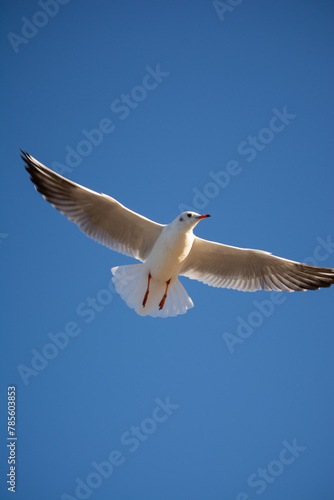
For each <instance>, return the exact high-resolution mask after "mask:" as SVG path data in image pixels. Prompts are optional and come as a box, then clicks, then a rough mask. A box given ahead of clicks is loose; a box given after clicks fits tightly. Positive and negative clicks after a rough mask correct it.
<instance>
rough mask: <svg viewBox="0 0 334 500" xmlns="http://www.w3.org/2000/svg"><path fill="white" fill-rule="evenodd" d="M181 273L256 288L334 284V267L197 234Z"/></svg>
mask: <svg viewBox="0 0 334 500" xmlns="http://www.w3.org/2000/svg"><path fill="white" fill-rule="evenodd" d="M180 274H181V275H183V276H187V277H188V278H191V279H196V280H199V281H202V282H203V283H206V284H207V285H210V286H215V287H222V288H234V289H237V290H242V291H245V292H246V291H247V292H255V291H256V290H284V291H287V292H293V291H295V290H316V289H318V288H320V287H329V286H331V285H332V284H333V283H334V269H329V268H325V267H316V266H308V265H306V264H301V263H299V262H294V261H292V260H287V259H282V258H281V257H276V256H275V255H272V254H270V253H268V252H263V251H261V250H251V249H244V248H237V247H232V246H228V245H221V244H220V243H214V242H213V241H207V240H203V239H201V238H197V237H195V240H194V243H193V246H192V249H191V251H190V253H189V255H188V257H187V258H186V260H185V262H184V264H183V267H182V269H181V271H180Z"/></svg>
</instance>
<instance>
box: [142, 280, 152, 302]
mask: <svg viewBox="0 0 334 500" xmlns="http://www.w3.org/2000/svg"><path fill="white" fill-rule="evenodd" d="M151 277H152V276H151V273H148V279H147V289H146V293H145V296H144V300H143V307H145V306H146V302H147V299H148V294H149V291H150V281H151Z"/></svg>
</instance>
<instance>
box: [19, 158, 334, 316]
mask: <svg viewBox="0 0 334 500" xmlns="http://www.w3.org/2000/svg"><path fill="white" fill-rule="evenodd" d="M23 155H24V156H22V158H23V160H24V161H25V163H26V169H27V171H28V172H29V173H30V176H31V180H32V182H33V183H34V184H35V186H36V189H37V190H38V191H39V192H40V193H41V194H42V195H43V197H44V198H45V199H46V200H47V201H49V202H50V203H51V204H52V205H53V206H54V207H55V208H57V209H58V210H60V212H62V213H63V214H64V215H66V216H67V217H68V219H69V220H70V221H72V222H75V223H76V224H77V225H78V226H79V228H80V229H81V230H82V231H83V232H84V233H86V234H87V235H88V236H90V237H91V238H94V239H95V240H97V241H99V242H100V243H102V244H104V245H106V246H108V247H109V248H111V249H113V250H116V251H119V252H121V253H124V254H126V255H129V256H131V257H134V258H136V259H138V260H139V261H141V263H140V264H132V265H126V266H119V267H113V268H112V270H111V271H112V273H113V275H114V277H113V281H114V284H115V288H116V291H117V292H118V293H119V294H120V295H121V297H122V298H123V299H124V300H125V302H126V303H127V305H128V306H129V307H131V308H133V309H135V311H136V312H137V313H138V314H140V315H141V316H145V315H150V316H153V317H156V316H160V317H167V316H176V315H178V314H183V313H185V312H186V311H187V310H188V309H190V308H191V307H193V302H192V300H191V298H190V297H189V296H188V294H187V292H186V291H185V289H184V287H183V286H182V284H181V283H180V281H179V279H178V276H179V275H183V276H186V277H188V278H191V279H196V280H199V281H202V282H203V283H206V284H208V285H211V286H214V287H225V288H233V289H238V290H242V291H256V290H267V291H269V290H278V291H283V290H284V291H288V292H291V291H295V290H297V291H301V290H316V289H318V288H319V287H329V286H331V285H332V284H333V283H334V269H328V268H325V267H317V266H309V265H306V264H302V263H299V262H295V261H291V260H287V259H283V258H281V257H276V256H274V255H272V254H270V253H268V252H264V251H262V250H253V249H244V248H237V247H232V246H228V245H222V244H220V243H215V242H212V241H207V240H203V239H201V238H198V237H197V236H195V235H194V233H193V229H194V227H195V226H196V224H197V223H198V222H199V221H200V220H201V219H203V218H206V217H209V215H207V214H205V215H199V214H197V213H195V212H190V211H188V212H184V213H182V214H180V215H179V216H178V217H176V219H174V220H173V221H172V222H171V223H170V224H167V225H162V224H158V223H156V222H153V221H151V220H149V219H147V218H145V217H143V216H141V215H139V214H136V213H135V212H132V211H131V210H129V209H127V208H126V207H124V206H123V205H121V204H120V203H118V202H117V201H116V200H115V199H114V198H111V197H109V196H107V195H104V194H99V193H96V192H94V191H91V190H90V189H87V188H85V187H83V186H80V185H79V184H76V183H74V182H72V181H69V180H68V179H65V178H64V177H62V176H61V175H59V174H56V173H55V172H53V171H52V170H50V169H49V168H47V167H45V166H44V165H43V164H41V163H40V162H38V161H37V160H35V159H34V158H33V157H32V156H30V155H29V154H28V153H23Z"/></svg>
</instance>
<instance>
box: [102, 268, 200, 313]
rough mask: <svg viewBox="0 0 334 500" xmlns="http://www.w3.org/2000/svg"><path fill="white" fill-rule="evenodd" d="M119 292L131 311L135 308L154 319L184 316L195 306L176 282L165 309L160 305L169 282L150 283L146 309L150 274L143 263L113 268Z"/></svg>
mask: <svg viewBox="0 0 334 500" xmlns="http://www.w3.org/2000/svg"><path fill="white" fill-rule="evenodd" d="M111 272H112V273H113V275H114V277H113V279H112V280H113V282H114V284H115V289H116V291H117V292H118V293H119V294H120V296H121V297H122V299H123V300H124V301H125V302H126V303H127V305H128V306H129V307H131V309H135V311H136V313H138V314H139V315H140V316H153V317H154V318H156V317H159V318H167V317H168V316H177V315H178V314H184V313H186V312H187V310H188V309H191V308H192V307H194V304H193V301H192V300H191V298H190V297H189V295H188V294H187V292H186V290H185V289H184V288H183V286H182V284H181V283H180V281H179V280H178V279H176V280H175V281H174V282H173V283H172V284H171V285H170V287H169V288H168V293H167V298H166V301H165V304H164V306H163V308H162V309H159V303H160V301H161V299H162V297H163V295H164V293H165V290H166V283H163V282H157V281H154V278H152V279H151V282H150V292H149V294H148V299H147V302H146V305H145V307H143V299H144V295H145V292H146V289H147V280H148V277H147V273H146V272H145V269H144V265H143V264H132V265H128V266H118V267H113V268H112V269H111Z"/></svg>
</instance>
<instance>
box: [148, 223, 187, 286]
mask: <svg viewBox="0 0 334 500" xmlns="http://www.w3.org/2000/svg"><path fill="white" fill-rule="evenodd" d="M194 238H195V237H194V234H193V232H192V231H187V232H181V231H173V230H172V228H171V227H170V226H165V228H164V229H163V231H162V232H161V234H160V236H159V238H158V239H157V241H156V243H155V245H154V247H153V248H152V251H151V253H150V255H149V257H148V259H147V260H146V262H145V267H146V269H147V271H148V272H149V273H150V274H151V276H152V278H153V279H154V280H156V281H164V282H166V281H168V280H169V279H171V282H173V281H174V280H175V279H176V278H177V276H178V273H179V270H180V268H181V266H182V263H183V261H184V259H185V258H186V257H187V256H188V254H189V252H190V250H191V247H192V244H193V242H194Z"/></svg>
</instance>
